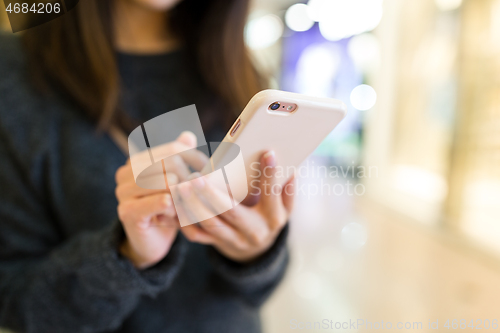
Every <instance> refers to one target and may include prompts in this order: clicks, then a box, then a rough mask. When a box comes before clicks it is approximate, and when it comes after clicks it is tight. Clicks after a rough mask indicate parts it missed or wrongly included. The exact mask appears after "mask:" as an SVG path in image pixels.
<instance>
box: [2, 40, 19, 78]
mask: <svg viewBox="0 0 500 333" xmlns="http://www.w3.org/2000/svg"><path fill="white" fill-rule="evenodd" d="M24 62H25V57H24V52H23V48H22V43H21V38H20V37H19V36H18V35H15V34H12V33H8V32H0V80H1V81H0V82H2V81H5V79H4V77H5V75H9V74H11V73H12V70H16V69H20V68H21V67H23V65H24Z"/></svg>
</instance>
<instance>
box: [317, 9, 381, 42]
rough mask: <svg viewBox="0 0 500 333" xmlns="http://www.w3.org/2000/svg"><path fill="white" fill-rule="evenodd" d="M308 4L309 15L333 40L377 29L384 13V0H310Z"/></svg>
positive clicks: (327, 36)
mask: <svg viewBox="0 0 500 333" xmlns="http://www.w3.org/2000/svg"><path fill="white" fill-rule="evenodd" d="M308 6H309V17H310V18H311V19H313V20H315V21H318V22H319V28H320V32H321V34H322V35H323V37H324V38H326V39H328V40H331V41H337V40H341V39H343V38H348V37H351V36H355V35H358V34H361V33H363V32H367V31H371V30H373V29H375V28H376V27H377V26H378V25H379V23H380V20H381V19H382V14H383V7H382V0H349V1H345V0H310V1H309V3H308Z"/></svg>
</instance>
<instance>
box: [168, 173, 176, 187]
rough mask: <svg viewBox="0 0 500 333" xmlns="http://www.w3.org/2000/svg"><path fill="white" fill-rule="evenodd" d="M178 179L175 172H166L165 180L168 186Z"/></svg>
mask: <svg viewBox="0 0 500 333" xmlns="http://www.w3.org/2000/svg"><path fill="white" fill-rule="evenodd" d="M178 181H179V179H178V178H177V176H176V175H175V174H173V173H170V172H169V173H167V182H168V185H169V186H172V185H175V184H177V182H178Z"/></svg>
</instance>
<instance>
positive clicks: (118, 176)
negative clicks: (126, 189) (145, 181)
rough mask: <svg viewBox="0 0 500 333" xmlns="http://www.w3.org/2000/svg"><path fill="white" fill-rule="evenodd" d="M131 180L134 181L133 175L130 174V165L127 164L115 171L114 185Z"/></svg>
mask: <svg viewBox="0 0 500 333" xmlns="http://www.w3.org/2000/svg"><path fill="white" fill-rule="evenodd" d="M129 161H130V160H129ZM133 180H134V174H133V173H132V166H131V164H129V163H127V164H125V165H122V166H121V167H119V168H118V169H117V170H116V173H115V182H116V184H121V183H126V182H129V181H133Z"/></svg>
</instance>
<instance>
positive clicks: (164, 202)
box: [115, 132, 196, 269]
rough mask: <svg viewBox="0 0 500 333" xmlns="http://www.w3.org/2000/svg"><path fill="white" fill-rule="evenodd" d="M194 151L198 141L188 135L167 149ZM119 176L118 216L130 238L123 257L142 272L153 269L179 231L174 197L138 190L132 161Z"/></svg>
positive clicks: (117, 191)
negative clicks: (148, 268)
mask: <svg viewBox="0 0 500 333" xmlns="http://www.w3.org/2000/svg"><path fill="white" fill-rule="evenodd" d="M194 147H196V137H195V136H194V134H192V133H190V132H184V133H182V134H181V135H180V136H179V137H178V138H177V139H176V141H174V142H172V143H168V144H166V145H165V146H164V147H163V148H164V149H168V150H169V152H170V153H171V154H177V153H179V152H182V151H186V150H188V149H191V148H194ZM115 176H116V189H115V193H116V198H117V199H118V216H119V218H120V221H121V223H122V225H123V228H124V229H125V234H126V236H127V238H126V239H125V241H124V242H123V243H122V244H121V246H120V249H119V250H120V253H121V254H122V255H123V256H125V257H126V258H128V259H129V260H130V261H131V262H132V263H133V265H134V266H135V267H137V268H139V269H144V268H147V267H150V266H153V265H155V264H156V263H158V262H159V261H160V260H162V259H163V258H164V257H165V256H166V255H167V254H168V252H169V251H170V247H171V246H172V243H173V242H174V240H175V237H176V235H177V232H178V230H179V222H178V219H177V214H176V211H175V208H174V204H173V202H172V197H171V195H170V193H169V191H168V190H152V189H144V188H141V187H139V186H137V185H136V183H135V180H134V175H133V173H132V166H131V164H130V160H128V161H127V164H125V165H124V166H122V167H120V168H119V169H118V170H117V171H116V175H115ZM167 176H168V174H167Z"/></svg>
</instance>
